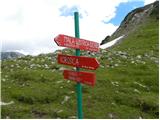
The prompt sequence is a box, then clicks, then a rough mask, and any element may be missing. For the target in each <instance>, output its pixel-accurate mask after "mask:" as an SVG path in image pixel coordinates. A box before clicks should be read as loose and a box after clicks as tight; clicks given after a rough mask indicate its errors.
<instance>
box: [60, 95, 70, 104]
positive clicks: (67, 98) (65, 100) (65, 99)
mask: <svg viewBox="0 0 160 120" xmlns="http://www.w3.org/2000/svg"><path fill="white" fill-rule="evenodd" d="M69 99H70V97H69V96H65V97H64V100H63V101H62V102H61V104H64V103H65V102H67V101H68V100H69Z"/></svg>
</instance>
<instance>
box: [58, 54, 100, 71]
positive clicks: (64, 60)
mask: <svg viewBox="0 0 160 120" xmlns="http://www.w3.org/2000/svg"><path fill="white" fill-rule="evenodd" d="M58 63H59V64H65V65H69V66H74V67H80V68H85V69H90V70H95V69H97V68H98V67H99V62H98V61H97V60H96V59H95V58H90V57H84V56H69V55H62V54H58Z"/></svg>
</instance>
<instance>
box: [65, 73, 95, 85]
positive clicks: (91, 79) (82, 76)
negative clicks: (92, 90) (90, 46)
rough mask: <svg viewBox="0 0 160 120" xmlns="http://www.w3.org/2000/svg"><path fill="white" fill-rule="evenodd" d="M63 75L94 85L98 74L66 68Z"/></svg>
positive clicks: (66, 77)
mask: <svg viewBox="0 0 160 120" xmlns="http://www.w3.org/2000/svg"><path fill="white" fill-rule="evenodd" d="M63 76H64V79H68V80H73V81H76V82H80V83H83V84H87V85H91V86H94V85H95V81H96V75H95V74H94V73H91V72H76V71H70V70H64V72H63Z"/></svg>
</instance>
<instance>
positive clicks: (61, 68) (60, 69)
mask: <svg viewBox="0 0 160 120" xmlns="http://www.w3.org/2000/svg"><path fill="white" fill-rule="evenodd" d="M63 70H67V68H64V67H60V68H59V71H63Z"/></svg>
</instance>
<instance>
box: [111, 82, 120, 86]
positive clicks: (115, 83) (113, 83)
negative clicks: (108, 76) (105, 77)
mask: <svg viewBox="0 0 160 120" xmlns="http://www.w3.org/2000/svg"><path fill="white" fill-rule="evenodd" d="M111 84H112V85H113V86H117V87H118V86H119V83H118V82H117V81H115V82H111Z"/></svg>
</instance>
